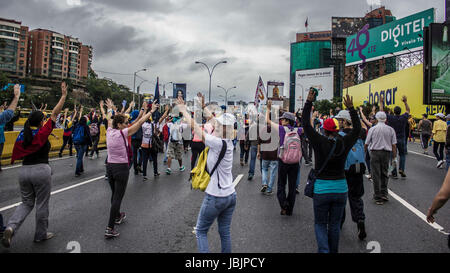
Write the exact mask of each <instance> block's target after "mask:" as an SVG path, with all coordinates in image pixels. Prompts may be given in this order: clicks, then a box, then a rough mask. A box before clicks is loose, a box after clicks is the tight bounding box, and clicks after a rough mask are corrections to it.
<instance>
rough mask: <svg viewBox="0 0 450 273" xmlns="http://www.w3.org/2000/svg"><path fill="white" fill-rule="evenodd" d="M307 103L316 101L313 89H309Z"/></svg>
mask: <svg viewBox="0 0 450 273" xmlns="http://www.w3.org/2000/svg"><path fill="white" fill-rule="evenodd" d="M306 100H307V101H310V102H314V101H315V100H316V92H314V89H312V88H311V89H309V93H308V97H307V98H306Z"/></svg>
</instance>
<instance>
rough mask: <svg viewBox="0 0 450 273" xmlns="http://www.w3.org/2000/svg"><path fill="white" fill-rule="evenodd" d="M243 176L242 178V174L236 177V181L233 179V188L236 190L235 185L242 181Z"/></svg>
mask: <svg viewBox="0 0 450 273" xmlns="http://www.w3.org/2000/svg"><path fill="white" fill-rule="evenodd" d="M243 176H244V175H243V174H240V175H238V176H237V177H236V179H234V181H233V186H234V187H235V188H236V186H237V184H239V182H240V181H241V179H242V177H243Z"/></svg>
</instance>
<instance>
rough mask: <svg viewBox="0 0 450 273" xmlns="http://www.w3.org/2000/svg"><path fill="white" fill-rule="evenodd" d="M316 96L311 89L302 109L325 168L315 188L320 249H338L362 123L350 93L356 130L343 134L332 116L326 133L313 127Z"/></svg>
mask: <svg viewBox="0 0 450 273" xmlns="http://www.w3.org/2000/svg"><path fill="white" fill-rule="evenodd" d="M314 100H315V92H314V90H313V89H311V90H310V91H309V93H308V97H307V99H306V103H305V106H304V108H303V113H302V118H303V120H302V124H303V126H304V127H303V128H304V130H305V134H306V136H307V137H308V138H309V140H310V141H311V143H312V146H313V149H314V160H315V163H314V166H315V169H316V170H319V169H322V171H321V172H320V173H318V174H317V179H316V181H315V184H314V191H313V193H314V194H313V207H314V230H315V234H316V240H317V245H318V252H319V253H337V252H338V250H339V236H340V225H341V221H342V216H343V213H344V210H345V206H346V203H347V193H348V186H347V181H346V178H345V161H346V158H347V155H348V153H349V151H350V149H352V147H353V146H354V145H355V143H356V141H357V140H358V137H359V135H360V131H361V123H360V122H359V118H358V114H357V112H356V110H355V108H353V99H352V98H350V97H349V96H348V95H347V96H346V97H344V100H343V102H344V105H345V106H346V108H347V110H348V111H349V112H350V118H351V121H352V124H353V130H351V131H350V132H349V133H348V134H346V135H345V136H344V137H342V136H341V135H339V134H338V131H339V122H338V121H337V120H336V119H333V118H330V119H327V120H326V121H325V122H324V124H323V129H324V135H321V134H319V133H317V132H316V131H315V130H314V129H313V127H312V126H311V123H310V120H309V117H310V116H311V107H312V103H313V102H314Z"/></svg>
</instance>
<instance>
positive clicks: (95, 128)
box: [89, 112, 103, 159]
mask: <svg viewBox="0 0 450 273" xmlns="http://www.w3.org/2000/svg"><path fill="white" fill-rule="evenodd" d="M102 123H103V120H102V119H101V118H99V117H98V116H97V115H96V114H95V112H94V113H93V115H92V119H91V124H90V125H89V133H90V134H91V138H92V150H91V155H90V159H94V153H95V154H96V155H97V158H99V157H100V156H99V152H98V142H99V141H100V126H101V125H102Z"/></svg>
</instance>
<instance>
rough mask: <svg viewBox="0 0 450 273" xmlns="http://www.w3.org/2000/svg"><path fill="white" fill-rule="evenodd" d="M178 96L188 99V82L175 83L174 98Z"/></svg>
mask: <svg viewBox="0 0 450 273" xmlns="http://www.w3.org/2000/svg"><path fill="white" fill-rule="evenodd" d="M178 96H183V100H184V101H186V84H185V83H174V84H173V98H174V99H177V98H178Z"/></svg>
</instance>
